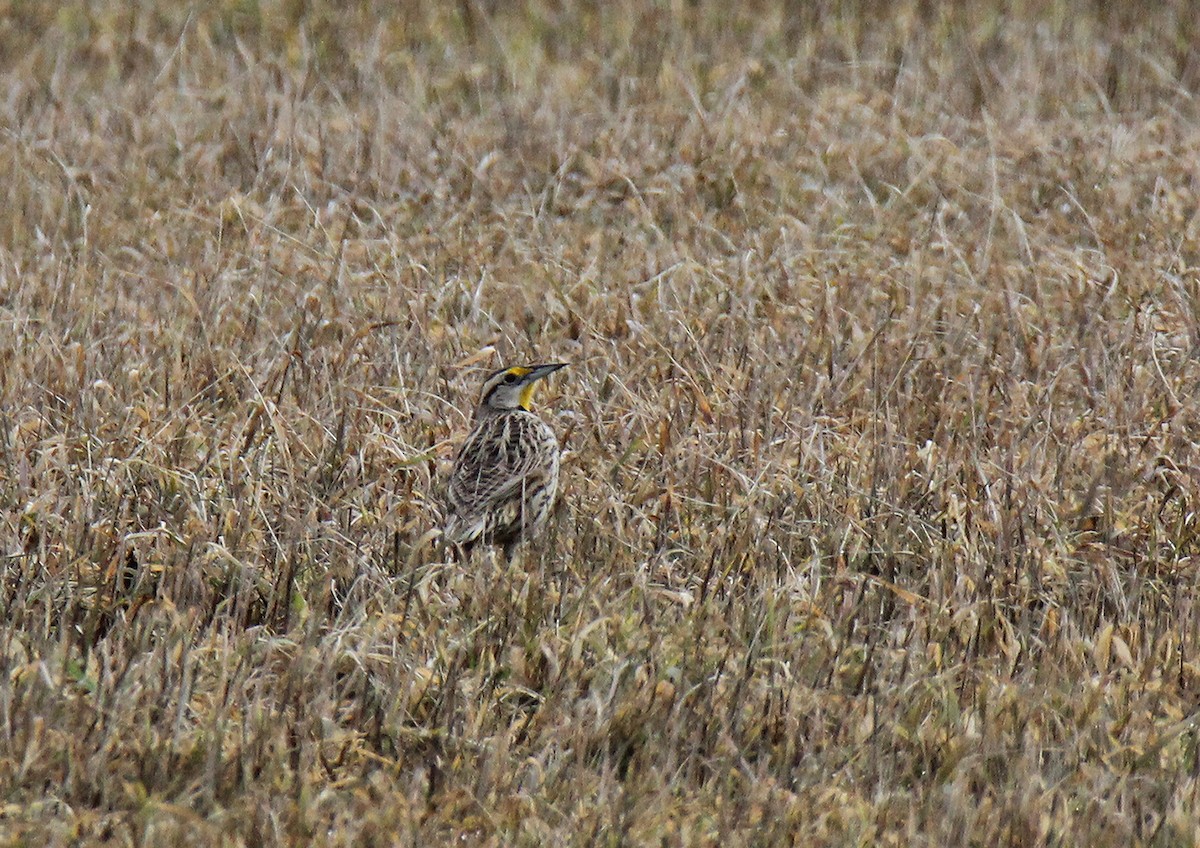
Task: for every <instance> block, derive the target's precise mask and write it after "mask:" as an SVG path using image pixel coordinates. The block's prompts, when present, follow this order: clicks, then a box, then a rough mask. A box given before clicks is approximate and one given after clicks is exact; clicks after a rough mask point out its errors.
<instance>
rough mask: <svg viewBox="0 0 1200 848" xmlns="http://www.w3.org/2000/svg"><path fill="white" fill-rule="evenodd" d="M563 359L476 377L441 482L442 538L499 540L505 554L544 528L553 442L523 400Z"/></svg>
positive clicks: (553, 474) (554, 492)
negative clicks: (471, 403) (478, 385)
mask: <svg viewBox="0 0 1200 848" xmlns="http://www.w3.org/2000/svg"><path fill="white" fill-rule="evenodd" d="M566 364H567V363H565V362H556V363H551V364H548V365H514V366H510V367H508V368H501V369H500V370H498V371H493V372H492V373H491V374H489V375H488V376H487V379H485V380H484V381H483V388H482V390H481V391H480V394H479V405H478V406H477V407H476V409H475V417H474V421H473V423H472V427H471V432H470V434H469V435H468V436H467V439H466V441H465V442H463V444H462V447H461V448H459V451H458V454H457V455H456V456H455V458H454V466H453V469H452V470H451V472H450V479H449V482H448V485H447V487H446V503H445V506H446V520H445V524H444V525H443V528H442V536H443V538H444V539H445V540H446V541H448V542H450V543H452V544H454V545H457V546H459V547H460V548H461V549H462V550H464V551H465V550H467V549H470V548H471V547H473V546H474V545H475V544H478V543H483V544H490V545H500V546H502V547H503V550H504V556H505V558H506V559H511V558H512V555H513V552H514V550H515V549H516V547H517V545H518V543H520V542H522V541H524V540H526V539H529V538H531V537H533V536H536V535H537V534H538V533H540V532H541V531H542V529H543V528H544V527H545V525H546V519H547V518H548V517H549V515H550V510H551V509H552V508H553V507H554V502H555V499H556V498H557V496H558V465H559V446H558V438H557V437H556V436H555V435H554V431H553V430H552V429H550V426H549V425H548V424H547V423H546V422H545V421H543V420H542V419H541V418H539V417H538V416H537V415H535V414H534V413H533V412H532V411H531V409H530V401H531V400H532V398H533V392H534V389H535V388H536V386H537V384H538V383H539V382H540V381H541V380H544V379H545V378H546V377H548V376H550V375H551V374H553V373H554V372H555V371H558V370H559V369H560V368H564V367H566Z"/></svg>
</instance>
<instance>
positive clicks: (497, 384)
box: [479, 362, 567, 412]
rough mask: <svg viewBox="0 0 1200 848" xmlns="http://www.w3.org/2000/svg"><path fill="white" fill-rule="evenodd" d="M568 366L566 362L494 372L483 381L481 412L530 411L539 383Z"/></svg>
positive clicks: (480, 401)
mask: <svg viewBox="0 0 1200 848" xmlns="http://www.w3.org/2000/svg"><path fill="white" fill-rule="evenodd" d="M566 365H567V364H566V363H565V362H556V363H554V364H552V365H528V366H526V365H514V366H512V367H511V368H501V369H500V370H499V371H494V372H493V373H491V374H489V375H488V378H487V379H486V380H484V381H483V391H482V392H481V393H480V396H479V410H480V412H484V411H492V412H503V411H507V410H513V409H524V410H528V409H529V402H530V401H531V400H532V399H533V390H534V388H535V387H536V386H537V383H538V381H539V380H541V379H542V378H544V377H548V376H550V375H551V374H553V373H554V372H555V371H557V370H558V369H559V368H565V367H566Z"/></svg>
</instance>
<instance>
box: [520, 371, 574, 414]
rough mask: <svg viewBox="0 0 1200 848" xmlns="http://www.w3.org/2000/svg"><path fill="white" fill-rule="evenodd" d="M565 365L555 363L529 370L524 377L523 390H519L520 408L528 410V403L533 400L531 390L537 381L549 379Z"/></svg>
mask: <svg viewBox="0 0 1200 848" xmlns="http://www.w3.org/2000/svg"><path fill="white" fill-rule="evenodd" d="M566 367H567V363H565V362H556V363H554V364H553V365H539V366H537V367H536V368H531V369H529V373H528V374H526V375H525V388H524V389H522V390H521V408H522V409H525V410H528V409H529V403H530V401H532V400H533V388H534V386H536V385H537V383H538V380H541V379H542V378H543V377H549V376H550V375H551V374H553V373H554V372H555V371H557V370H558V369H559V368H566Z"/></svg>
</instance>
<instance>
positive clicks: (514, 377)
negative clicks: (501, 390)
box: [504, 374, 518, 385]
mask: <svg viewBox="0 0 1200 848" xmlns="http://www.w3.org/2000/svg"><path fill="white" fill-rule="evenodd" d="M517 380H518V377H517V375H516V374H505V375H504V382H506V383H508V384H509V385H512V384H513V383H515V382H517Z"/></svg>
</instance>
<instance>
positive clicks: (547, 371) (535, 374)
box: [525, 362, 567, 383]
mask: <svg viewBox="0 0 1200 848" xmlns="http://www.w3.org/2000/svg"><path fill="white" fill-rule="evenodd" d="M566 367H567V363H565V362H555V363H554V364H553V365H539V366H537V367H536V368H534V369H532V370H531V371H530V372H529V374H528V376H526V377H525V381H526V382H528V383H535V382H537V381H538V380H541V379H542V378H543V377H549V376H550V375H551V374H553V373H554V372H555V371H557V370H558V369H559V368H566Z"/></svg>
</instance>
